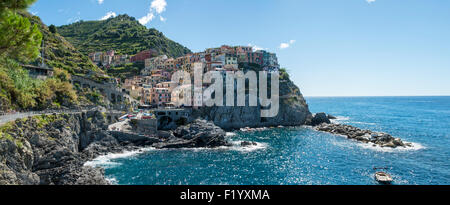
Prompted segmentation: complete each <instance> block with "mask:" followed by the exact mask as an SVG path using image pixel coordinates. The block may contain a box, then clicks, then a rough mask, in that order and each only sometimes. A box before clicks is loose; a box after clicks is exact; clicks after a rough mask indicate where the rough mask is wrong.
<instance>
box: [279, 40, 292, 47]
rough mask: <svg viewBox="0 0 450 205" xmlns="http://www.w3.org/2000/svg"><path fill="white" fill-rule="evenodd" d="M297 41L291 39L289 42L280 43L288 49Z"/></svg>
mask: <svg viewBox="0 0 450 205" xmlns="http://www.w3.org/2000/svg"><path fill="white" fill-rule="evenodd" d="M295 42H296V40H290V41H289V43H281V44H280V49H286V48H289V47H291V45H292V44H294V43H295Z"/></svg>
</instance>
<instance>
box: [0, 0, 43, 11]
mask: <svg viewBox="0 0 450 205" xmlns="http://www.w3.org/2000/svg"><path fill="white" fill-rule="evenodd" d="M35 1H36V0H2V1H1V2H0V11H1V10H4V9H9V10H23V9H26V8H28V6H30V5H31V4H33V3H34V2H35Z"/></svg>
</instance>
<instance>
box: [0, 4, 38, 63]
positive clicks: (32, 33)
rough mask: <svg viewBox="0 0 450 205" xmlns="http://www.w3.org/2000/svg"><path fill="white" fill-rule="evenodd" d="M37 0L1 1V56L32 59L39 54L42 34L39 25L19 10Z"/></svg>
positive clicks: (22, 59) (25, 59) (23, 59)
mask: <svg viewBox="0 0 450 205" xmlns="http://www.w3.org/2000/svg"><path fill="white" fill-rule="evenodd" d="M34 1H35V0H2V2H1V3H0V57H5V56H7V57H9V58H12V59H16V60H20V61H30V60H33V59H35V58H36V57H37V56H38V55H39V45H40V44H41V40H42V34H41V32H39V29H38V28H37V25H32V24H31V22H30V21H29V19H27V18H25V17H23V16H21V15H20V14H18V12H21V11H23V10H25V9H26V8H27V7H28V6H29V5H30V4H32V3H34Z"/></svg>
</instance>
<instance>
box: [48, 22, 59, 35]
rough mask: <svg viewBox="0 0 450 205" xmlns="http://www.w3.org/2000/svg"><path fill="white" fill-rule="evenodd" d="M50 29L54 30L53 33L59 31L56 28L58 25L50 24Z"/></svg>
mask: <svg viewBox="0 0 450 205" xmlns="http://www.w3.org/2000/svg"><path fill="white" fill-rule="evenodd" d="M48 30H49V31H50V32H52V33H56V32H58V31H57V30H56V26H55V25H53V24H52V25H50V26H49V27H48Z"/></svg>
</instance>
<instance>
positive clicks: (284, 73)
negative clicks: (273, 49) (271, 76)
mask: <svg viewBox="0 0 450 205" xmlns="http://www.w3.org/2000/svg"><path fill="white" fill-rule="evenodd" d="M289 79H290V76H289V73H288V71H287V69H286V68H280V80H289Z"/></svg>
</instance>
